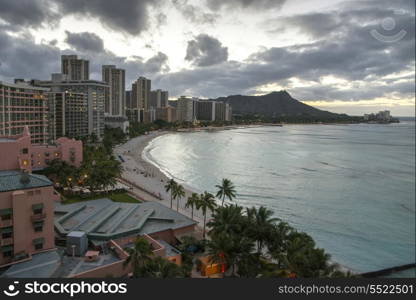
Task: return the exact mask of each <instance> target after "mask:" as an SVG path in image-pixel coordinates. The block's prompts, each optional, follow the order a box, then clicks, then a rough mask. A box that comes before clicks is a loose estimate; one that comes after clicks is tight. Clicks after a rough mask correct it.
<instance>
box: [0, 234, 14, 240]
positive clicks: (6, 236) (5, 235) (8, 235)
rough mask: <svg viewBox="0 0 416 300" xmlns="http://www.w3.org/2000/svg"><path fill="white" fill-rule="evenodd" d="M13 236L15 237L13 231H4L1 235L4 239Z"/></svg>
mask: <svg viewBox="0 0 416 300" xmlns="http://www.w3.org/2000/svg"><path fill="white" fill-rule="evenodd" d="M11 237H13V232H5V233H2V235H1V238H2V239H9V238H11Z"/></svg>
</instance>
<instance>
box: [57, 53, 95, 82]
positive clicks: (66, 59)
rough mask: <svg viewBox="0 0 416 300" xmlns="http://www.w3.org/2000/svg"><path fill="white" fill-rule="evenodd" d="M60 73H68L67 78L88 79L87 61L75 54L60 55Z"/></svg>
mask: <svg viewBox="0 0 416 300" xmlns="http://www.w3.org/2000/svg"><path fill="white" fill-rule="evenodd" d="M61 73H62V74H65V75H68V79H69V80H89V79H90V69H89V61H88V60H84V59H78V57H77V56H76V55H62V56H61Z"/></svg>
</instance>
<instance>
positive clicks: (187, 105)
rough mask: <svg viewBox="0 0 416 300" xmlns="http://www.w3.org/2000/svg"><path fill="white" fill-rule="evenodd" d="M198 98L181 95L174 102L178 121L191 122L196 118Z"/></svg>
mask: <svg viewBox="0 0 416 300" xmlns="http://www.w3.org/2000/svg"><path fill="white" fill-rule="evenodd" d="M197 104H198V98H194V97H192V98H191V97H186V96H181V97H180V98H179V99H178V101H177V104H176V117H177V120H178V121H180V122H193V121H194V120H196V118H197V115H196V114H197Z"/></svg>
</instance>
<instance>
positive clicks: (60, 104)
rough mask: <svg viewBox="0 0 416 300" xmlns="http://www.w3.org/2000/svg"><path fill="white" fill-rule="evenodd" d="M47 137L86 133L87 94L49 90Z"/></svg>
mask: <svg viewBox="0 0 416 300" xmlns="http://www.w3.org/2000/svg"><path fill="white" fill-rule="evenodd" d="M48 94H49V103H48V107H49V114H48V122H49V139H50V140H51V141H55V140H56V139H58V138H60V137H70V138H75V137H76V138H81V137H85V136H87V135H88V94H87V93H74V92H71V91H65V92H49V93H48Z"/></svg>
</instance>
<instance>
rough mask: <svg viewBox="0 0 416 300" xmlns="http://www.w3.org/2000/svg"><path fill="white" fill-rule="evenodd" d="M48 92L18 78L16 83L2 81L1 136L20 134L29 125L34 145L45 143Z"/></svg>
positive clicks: (0, 90)
mask: <svg viewBox="0 0 416 300" xmlns="http://www.w3.org/2000/svg"><path fill="white" fill-rule="evenodd" d="M48 91H49V89H48V88H42V87H34V86H31V85H29V84H27V83H25V82H24V81H23V80H19V79H16V80H15V83H14V84H11V83H5V82H1V81H0V135H18V134H21V133H22V132H23V128H24V127H25V126H28V128H29V130H30V133H31V138H32V143H33V144H43V143H46V142H47V140H48V94H47V93H48Z"/></svg>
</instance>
